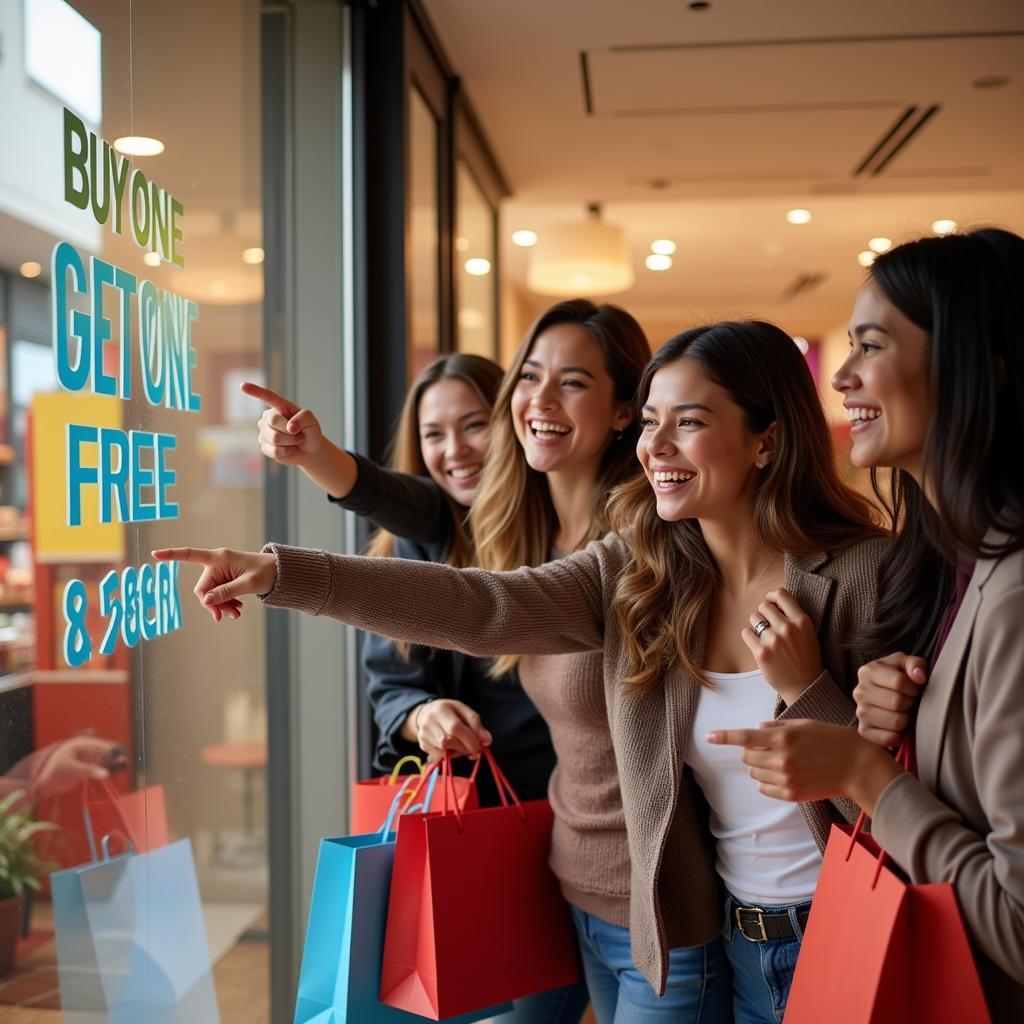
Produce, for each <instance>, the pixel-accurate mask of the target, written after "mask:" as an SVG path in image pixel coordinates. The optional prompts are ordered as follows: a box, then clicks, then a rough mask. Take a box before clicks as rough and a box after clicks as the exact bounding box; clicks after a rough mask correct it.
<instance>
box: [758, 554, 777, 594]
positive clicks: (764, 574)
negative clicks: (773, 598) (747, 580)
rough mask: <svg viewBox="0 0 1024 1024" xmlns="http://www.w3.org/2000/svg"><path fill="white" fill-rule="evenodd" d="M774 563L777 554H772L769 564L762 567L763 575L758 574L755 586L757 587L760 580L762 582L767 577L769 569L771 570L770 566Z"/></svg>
mask: <svg viewBox="0 0 1024 1024" xmlns="http://www.w3.org/2000/svg"><path fill="white" fill-rule="evenodd" d="M774 564H775V555H772V557H771V558H769V559H768V564H767V565H766V566H765V567H764V569H762V570H761V575H760V576H758V577H757V579H756V580H754V586H755V587H756V586H757V585H758V583H760V582H761V580H763V579H764V578H765V576H767V575H768V570H769V569H770V568H771V567H772V566H773V565H774Z"/></svg>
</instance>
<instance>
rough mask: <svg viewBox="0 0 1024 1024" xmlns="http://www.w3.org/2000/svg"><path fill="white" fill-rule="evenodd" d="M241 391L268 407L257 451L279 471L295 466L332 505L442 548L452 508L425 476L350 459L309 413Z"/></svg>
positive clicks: (262, 393) (255, 387) (249, 388)
mask: <svg viewBox="0 0 1024 1024" xmlns="http://www.w3.org/2000/svg"><path fill="white" fill-rule="evenodd" d="M242 391H243V392H245V394H247V395H250V396H251V397H252V398H256V399H258V400H259V401H261V402H264V403H265V404H266V406H267V408H266V410H265V411H264V413H263V415H262V416H261V417H260V421H259V428H260V432H259V438H258V440H259V446H260V451H261V452H262V453H263V454H264V455H265V456H266V457H267V458H268V459H271V460H272V461H274V462H277V463H279V464H280V465H282V466H289V465H290V466H298V467H299V468H300V469H301V470H302V471H303V473H305V474H306V476H308V477H309V479H310V480H312V481H313V483H315V484H316V485H317V486H318V487H319V488H321V490H323V491H324V492H325V493H326V494H327V497H328V498H329V499H330V501H331V502H333V503H334V504H336V505H338V506H339V507H340V508H343V509H347V510H348V511H349V512H354V513H355V514H356V515H358V516H362V517H364V518H366V519H371V520H372V521H373V522H374V523H375V524H376V525H377V526H379V527H381V528H382V529H385V530H387V531H389V532H390V533H393V534H394V535H395V536H396V537H404V538H405V539H406V540H411V541H413V542H415V543H419V544H423V543H432V542H434V543H444V542H445V541H446V540H447V539H448V538H449V537H450V536H451V530H452V506H451V504H450V503H449V502H448V501H447V500H446V499H445V496H444V493H443V492H442V490H441V488H440V487H439V486H438V485H437V484H436V483H435V482H434V481H433V480H431V479H429V478H428V477H421V476H413V475H412V474H410V473H399V472H396V471H395V470H391V469H386V468H385V467H383V466H379V465H377V463H375V462H373V461H371V460H370V459H366V458H363V457H362V456H359V455H352V454H350V453H349V452H346V451H344V450H343V449H341V448H339V447H338V446H337V445H336V444H334V442H333V441H331V440H329V439H328V438H326V437H324V436H323V432H322V430H321V429H320V421H319V420H318V419H317V417H316V415H315V414H314V412H313V410H312V409H302V408H300V407H299V406H298V405H297V404H296V403H295V402H292V401H289V400H288V399H287V398H285V397H284V396H282V395H279V394H278V393H277V392H276V391H271V390H270V388H265V387H262V386H261V385H259V384H253V383H251V382H248V381H247V382H246V383H245V384H243V385H242Z"/></svg>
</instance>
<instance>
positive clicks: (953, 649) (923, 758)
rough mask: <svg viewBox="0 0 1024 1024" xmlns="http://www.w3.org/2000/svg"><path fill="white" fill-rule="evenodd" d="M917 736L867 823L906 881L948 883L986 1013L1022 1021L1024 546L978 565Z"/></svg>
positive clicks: (935, 669)
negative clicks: (913, 758) (906, 765)
mask: <svg viewBox="0 0 1024 1024" xmlns="http://www.w3.org/2000/svg"><path fill="white" fill-rule="evenodd" d="M986 539H987V540H988V541H989V542H990V543H991V542H993V541H995V540H997V535H995V534H990V535H989V537H988V538H986ZM916 741H917V758H918V773H919V779H917V778H914V777H913V776H911V775H902V776H900V777H899V778H897V779H895V780H894V781H893V782H892V783H890V784H889V786H887V787H886V789H885V790H884V792H883V793H882V795H881V797H880V798H879V800H878V803H877V804H876V807H875V817H874V821H873V823H872V831H873V833H874V835H875V838H876V839H877V840H878V841H879V843H880V844H881V845H882V848H883V849H885V850H887V851H888V852H889V853H890V854H891V856H892V857H893V859H894V860H895V861H896V863H898V864H899V865H900V866H901V867H903V869H904V870H905V871H907V873H908V874H909V875H910V877H911V879H912V880H913V881H914V882H919V883H922V882H951V883H952V884H953V885H954V886H955V889H956V894H957V898H958V900H959V902H960V909H961V912H962V913H963V916H964V920H965V922H966V924H967V929H968V932H969V933H970V934H971V937H972V938H973V940H974V943H975V948H976V949H977V950H978V951H979V953H980V956H979V957H978V961H979V969H980V971H981V975H982V982H983V984H984V986H985V992H986V995H987V997H988V1000H989V1006H990V1008H991V1011H992V1016H993V1020H994V1021H996V1022H1002V1021H1024V551H1017V552H1015V553H1014V554H1012V555H1008V556H1006V557H1005V558H1001V559H982V560H979V561H978V563H977V565H976V566H975V567H974V573H973V575H972V576H971V582H970V585H969V586H968V588H967V593H966V594H965V595H964V600H963V603H962V604H961V606H960V610H959V612H958V613H957V616H956V619H955V620H954V622H953V628H952V629H951V631H950V633H949V636H948V637H947V639H946V643H945V645H944V647H943V648H942V653H941V654H940V655H939V658H938V661H936V663H935V664H934V665H933V666H932V670H931V674H930V678H929V680H928V683H927V685H926V686H925V690H924V694H923V695H922V697H921V704H920V710H919V713H918V719H917V729H916Z"/></svg>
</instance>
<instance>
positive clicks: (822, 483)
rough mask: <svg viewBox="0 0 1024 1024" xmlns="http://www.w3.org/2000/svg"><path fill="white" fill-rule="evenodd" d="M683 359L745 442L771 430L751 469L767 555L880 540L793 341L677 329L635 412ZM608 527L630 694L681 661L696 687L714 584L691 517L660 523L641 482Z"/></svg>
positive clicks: (619, 502)
mask: <svg viewBox="0 0 1024 1024" xmlns="http://www.w3.org/2000/svg"><path fill="white" fill-rule="evenodd" d="M679 359H693V360H694V361H695V362H697V363H698V364H699V365H700V366H701V368H702V370H703V371H704V373H705V374H706V376H707V377H708V379H709V380H711V381H713V382H714V383H716V384H718V385H719V386H721V387H723V388H725V390H726V391H728V392H729V394H730V396H731V397H732V400H733V401H734V402H735V403H736V404H737V405H738V406H739V407H740V408H741V409H742V410H743V412H744V414H745V416H746V421H747V427H748V429H749V430H751V431H752V432H754V433H760V432H762V431H764V430H767V429H768V427H769V426H770V425H771V424H772V423H775V424H776V432H777V436H776V449H775V455H774V457H773V459H772V460H771V461H770V462H769V463H768V465H767V466H766V467H764V468H763V469H759V470H754V469H753V466H752V467H751V469H752V471H755V472H756V473H757V474H758V476H757V479H756V481H755V486H754V508H753V515H754V524H755V527H756V529H757V533H758V536H759V538H760V540H761V542H762V543H763V544H765V545H766V546H767V547H768V548H770V549H771V550H773V551H778V552H785V553H794V554H795V553H808V554H809V553H812V552H815V551H832V550H835V549H837V548H842V547H844V546H846V545H849V544H853V543H855V542H857V541H860V540H864V539H866V538H867V537H871V536H880V535H883V534H884V531H883V530H882V529H881V528H880V527H879V526H878V510H877V509H876V508H875V506H873V505H872V504H871V503H870V502H869V501H868V500H867V499H866V498H864V497H863V496H862V495H860V494H859V493H857V492H856V491H855V490H853V488H851V487H849V486H847V485H846V484H844V483H843V482H842V480H841V479H840V476H839V472H838V469H837V467H836V461H835V455H834V451H833V447H832V437H831V434H830V432H829V428H828V423H827V422H826V420H825V413H824V411H823V409H822V406H821V400H820V398H819V397H818V392H817V389H816V388H815V386H814V381H813V379H812V378H811V373H810V370H809V369H808V367H807V363H806V361H805V360H804V358H803V356H802V355H801V354H800V351H799V349H798V348H797V347H796V345H795V344H794V343H793V340H792V339H791V338H790V337H789V335H787V334H786V333H784V332H783V331H781V330H780V329H779V328H778V327H775V326H774V325H773V324H768V323H763V322H761V321H756V320H752V321H742V322H726V323H718V324H713V325H711V326H707V327H698V328H695V329H694V330H690V331H685V332H684V333H682V334H679V335H676V337H674V338H672V339H671V340H670V341H668V342H667V343H666V344H665V345H664V346H663V347H662V348H661V349H659V351H658V352H657V354H656V355H655V356H654V358H653V359H652V360H651V362H650V363H649V364H648V366H647V369H646V370H645V371H644V374H643V379H642V381H641V383H640V388H639V391H638V394H637V405H638V407H642V405H643V403H644V402H646V400H647V396H648V393H649V392H650V387H651V380H652V378H653V377H654V375H655V374H656V373H657V372H658V371H659V370H660V369H662V368H663V367H665V366H669V365H670V364H672V363H674V362H676V361H677V360H679ZM608 511H609V516H610V519H611V525H612V528H613V529H614V530H615V531H616V532H617V533H619V534H620V536H621V537H622V539H623V541H624V542H625V543H626V545H627V547H628V548H629V551H630V554H631V556H632V557H631V559H630V564H629V567H628V568H627V569H626V571H625V572H624V573H623V574H622V575H621V576H620V577H619V580H618V582H617V584H616V588H615V594H614V597H613V599H612V614H613V615H615V617H616V619H617V622H618V625H619V628H620V630H621V632H622V638H623V642H624V644H625V649H626V656H627V664H628V675H627V676H626V677H625V678H624V679H623V682H624V683H625V684H626V685H627V686H628V687H630V689H632V690H633V691H634V692H636V693H646V692H649V691H650V690H652V689H654V688H655V687H656V686H658V685H660V683H661V679H662V677H663V673H664V671H665V669H666V668H667V667H668V666H669V665H670V664H672V663H681V664H682V666H683V667H684V669H685V670H686V671H687V672H688V673H689V674H690V675H691V676H693V677H694V678H696V679H698V680H700V681H701V682H706V677H705V676H704V673H703V670H702V668H701V666H700V665H699V664H697V661H696V660H695V656H694V652H695V651H697V650H699V649H700V647H701V641H702V637H703V630H704V628H705V626H706V622H707V619H708V615H709V614H710V611H711V606H712V603H713V600H714V594H715V591H716V589H717V587H718V586H719V585H720V584H721V574H720V572H719V569H718V565H717V563H716V562H715V559H714V557H713V556H712V554H711V551H710V550H709V549H708V546H707V543H706V542H705V540H704V536H703V534H702V533H701V529H700V525H699V524H698V523H697V521H696V520H694V519H685V520H682V521H680V522H666V521H665V520H663V519H660V518H659V517H658V513H657V505H656V501H655V496H654V492H653V491H652V489H651V486H650V484H649V483H648V481H647V478H646V477H644V476H639V477H637V478H636V479H634V480H630V481H629V482H627V483H624V484H622V485H621V486H620V487H618V488H617V489H616V490H615V492H614V493H613V494H612V496H611V498H610V499H609V504H608Z"/></svg>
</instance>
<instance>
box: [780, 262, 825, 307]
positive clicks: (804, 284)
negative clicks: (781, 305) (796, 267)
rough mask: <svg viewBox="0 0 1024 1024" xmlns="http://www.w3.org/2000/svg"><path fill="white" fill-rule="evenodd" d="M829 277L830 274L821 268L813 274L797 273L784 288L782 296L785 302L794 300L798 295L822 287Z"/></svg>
mask: <svg viewBox="0 0 1024 1024" xmlns="http://www.w3.org/2000/svg"><path fill="white" fill-rule="evenodd" d="M827 277H828V274H826V273H824V272H823V271H820V270H819V271H816V272H815V273H813V274H797V275H796V277H794V278H793V280H792V281H790V282H789V284H788V285H786V287H785V288H784V289H783V290H782V295H781V296H780V298H781V300H782V301H783V302H792V301H793V299H795V298H796V297H797V296H798V295H805V294H806V293H807V292H809V291H812V290H813V289H815V288H818V287H820V286H821V285H822V284H824V283H825V279H826V278H827Z"/></svg>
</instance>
